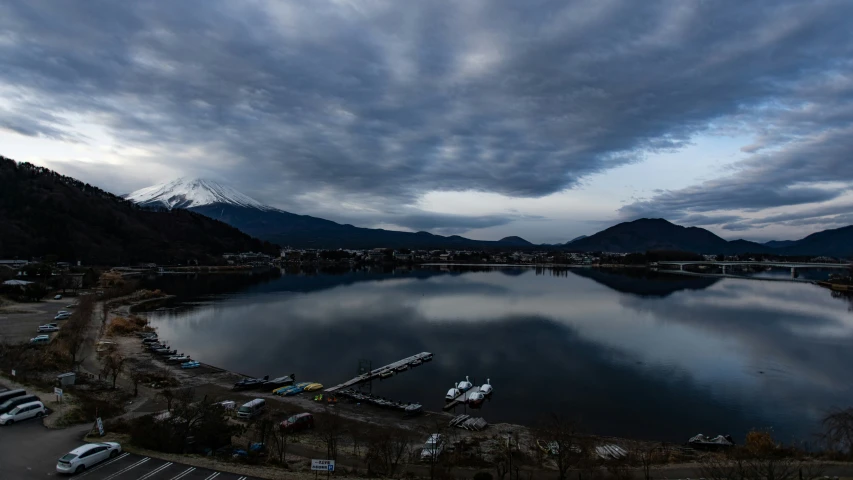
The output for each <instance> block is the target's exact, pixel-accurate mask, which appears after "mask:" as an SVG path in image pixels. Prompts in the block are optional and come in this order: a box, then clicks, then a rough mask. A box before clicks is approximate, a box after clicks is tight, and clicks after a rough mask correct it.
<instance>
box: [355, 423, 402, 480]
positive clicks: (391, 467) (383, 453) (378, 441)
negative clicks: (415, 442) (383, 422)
mask: <svg viewBox="0 0 853 480" xmlns="http://www.w3.org/2000/svg"><path fill="white" fill-rule="evenodd" d="M411 442H412V434H411V432H409V431H407V430H404V429H399V428H395V429H388V428H374V429H372V430H370V431H369V432H368V434H367V455H366V460H367V464H368V470H369V472H376V473H379V474H381V475H383V476H385V477H389V478H396V477H395V474H396V472H397V470H398V468H399V466H400V463H401V462H402V461H403V459H404V458H406V457H408V456H409V454H410V453H411Z"/></svg>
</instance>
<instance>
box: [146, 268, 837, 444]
mask: <svg viewBox="0 0 853 480" xmlns="http://www.w3.org/2000/svg"><path fill="white" fill-rule="evenodd" d="M153 282H154V283H153V284H156V285H157V286H159V287H161V288H163V289H164V290H165V291H166V292H168V293H175V294H178V295H179V298H181V300H182V302H181V303H180V304H179V306H178V307H177V308H173V309H167V310H161V311H157V312H152V313H151V314H150V318H151V321H152V324H153V325H154V326H155V327H156V328H157V329H158V331H159V332H160V335H161V338H164V339H166V340H167V341H168V342H169V343H170V344H171V345H172V346H173V348H177V349H178V350H179V351H181V352H185V353H188V354H190V355H192V357H193V358H194V359H197V360H200V361H202V362H206V363H210V364H212V365H216V366H219V367H222V368H226V369H229V370H233V371H236V372H240V373H244V374H249V375H253V376H254V375H256V376H263V375H270V376H279V375H285V374H290V373H296V376H297V380H298V381H317V382H321V383H323V384H325V385H327V386H331V385H334V384H337V383H340V382H341V381H343V380H346V379H348V378H350V377H352V376H354V375H355V374H356V371H357V368H358V365H359V360H360V359H369V360H370V361H371V362H372V365H373V368H376V367H378V366H382V365H385V364H387V363H390V362H392V361H395V360H398V359H401V358H404V357H407V356H409V355H412V354H415V353H418V352H422V351H429V352H433V353H434V354H435V360H434V361H433V362H432V363H429V364H425V365H424V366H422V367H419V368H417V369H414V370H412V371H409V372H406V373H404V374H401V375H398V376H395V377H393V378H391V379H389V380H385V381H382V382H379V381H375V382H374V384H373V392H374V393H375V394H379V395H383V396H386V397H388V398H391V399H394V400H401V401H416V402H419V403H422V404H424V406H425V407H426V408H427V409H433V410H437V409H439V408H440V407H441V406H442V405H443V404H444V400H443V398H444V394H445V392H446V391H447V389H448V388H450V387H452V386H453V384H454V383H455V382H458V381H460V380H463V379H464V378H465V376H470V377H471V379H472V381H474V382H475V384H478V383H482V382H484V381H485V380H486V379H487V378H489V379H491V384H492V385H493V386H494V388H495V394H494V398H493V399H492V400H491V401H490V402H488V403H486V404H485V405H484V407H483V408H482V410H480V411H479V412H478V413H479V414H480V415H482V416H483V417H484V418H485V419H486V420H487V421H489V422H491V423H498V422H513V423H524V424H529V425H534V424H536V423H537V422H538V421H539V420H540V419H542V418H543V416H544V415H547V414H548V413H550V412H558V413H560V414H562V415H567V416H570V417H572V418H575V419H577V420H578V421H579V422H580V423H581V424H582V426H583V428H584V430H586V431H588V432H590V433H595V434H602V435H614V436H624V437H637V438H647V439H659V440H666V441H674V442H684V441H686V440H687V438H689V437H690V436H692V435H695V434H697V433H705V434H709V435H717V434H726V433H728V434H731V435H733V436H734V437H735V439H736V440H737V439H741V440H742V439H743V437H744V435H745V434H746V432H748V431H749V430H750V429H752V428H761V429H772V431H773V434H774V436H775V437H776V438H777V439H778V440H780V441H785V442H792V441H806V440H808V441H812V440H814V438H813V434H814V433H816V432H817V431H819V429H820V418H821V416H822V415H823V414H824V413H825V412H826V411H827V410H828V409H830V408H832V407H836V406H838V407H846V406H850V405H851V403H853V369H851V368H850V365H852V364H853V313H851V310H850V303H848V302H847V301H845V300H843V299H838V298H833V297H832V295H831V294H830V292H829V291H827V290H825V289H822V288H820V287H818V286H815V285H811V284H807V283H792V282H779V281H761V280H746V279H743V280H742V279H718V278H703V277H685V276H678V275H666V274H657V273H653V272H648V271H645V270H637V269H633V270H625V271H602V270H596V269H586V268H580V269H568V270H567V269H562V270H552V269H541V268H540V269H534V268H496V269H485V268H480V269H469V268H452V267H451V268H448V267H444V268H422V269H416V270H414V271H408V272H394V271H391V272H369V271H344V272H337V273H335V274H328V273H317V274H289V273H285V274H282V275H278V274H275V275H266V276H264V275H261V276H248V275H246V276H243V275H236V276H235V275H231V276H229V275H199V276H195V277H184V276H165V277H160V278H158V279H156V280H154V281H153Z"/></svg>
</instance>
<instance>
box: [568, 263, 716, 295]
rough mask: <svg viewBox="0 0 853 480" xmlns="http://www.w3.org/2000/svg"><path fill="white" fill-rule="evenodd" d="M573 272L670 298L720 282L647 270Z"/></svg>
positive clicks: (613, 285) (610, 285) (632, 291)
mask: <svg viewBox="0 0 853 480" xmlns="http://www.w3.org/2000/svg"><path fill="white" fill-rule="evenodd" d="M571 272H572V273H574V274H575V275H577V276H580V277H584V278H588V279H590V280H593V281H595V282H597V283H599V284H601V285H604V286H606V287H608V288H611V289H613V290H616V291H617V292H621V293H630V294H632V295H639V296H641V297H667V296H669V295H672V294H673V293H675V292H680V291H683V290H704V289H706V288H708V287H710V286H712V285H714V284H716V283H717V282H718V281H720V279H719V278H709V277H680V276H677V275H671V274H670V275H668V274H666V273H659V272H655V271H652V270H647V269H645V268H624V269H608V270H604V269H600V268H574V269H571Z"/></svg>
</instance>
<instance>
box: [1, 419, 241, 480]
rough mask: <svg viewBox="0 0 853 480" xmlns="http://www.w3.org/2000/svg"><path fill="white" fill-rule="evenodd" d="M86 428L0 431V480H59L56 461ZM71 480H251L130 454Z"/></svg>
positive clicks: (31, 423) (37, 424)
mask: <svg viewBox="0 0 853 480" xmlns="http://www.w3.org/2000/svg"><path fill="white" fill-rule="evenodd" d="M89 429H90V426H88V425H87V426H83V427H81V426H77V427H70V428H66V429H63V430H52V429H48V428H46V427H45V426H44V425H42V422H41V421H40V420H39V419H32V420H27V421H24V422H20V423H16V424H14V425H10V426H6V427H0V478H4V479H6V478H8V479H10V480H11V479H15V480H36V479H40V480H43V479H44V478H45V477H53V476H59V474H58V473H56V460H57V459H58V458H59V457H61V456H62V455H64V454H66V453H68V452H69V451H71V450H73V449H75V448H77V447H79V446H80V445H82V444H83V443H84V442H83V436H84V435H85V434H86V433H87V432H88V431H89ZM72 478H74V479H77V478H84V479H86V480H250V479H251V480H255V479H254V477H247V476H244V475H238V474H234V473H226V472H219V471H215V470H209V469H206V468H196V467H193V466H190V465H184V464H180V463H172V462H168V461H166V460H158V459H156V458H149V457H144V456H139V455H135V454H130V453H126V452H125V453H122V454H121V455H119V456H118V457H116V458H115V459H113V460H107V461H106V462H103V463H101V464H100V465H96V466H94V467H92V468H90V469H89V470H87V471H85V472H83V473H81V474H79V475H74V476H73V477H72Z"/></svg>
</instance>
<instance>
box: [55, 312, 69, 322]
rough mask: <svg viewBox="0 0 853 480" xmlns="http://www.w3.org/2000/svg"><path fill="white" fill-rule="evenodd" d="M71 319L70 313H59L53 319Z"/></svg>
mask: <svg viewBox="0 0 853 480" xmlns="http://www.w3.org/2000/svg"><path fill="white" fill-rule="evenodd" d="M69 318H71V314H70V313H59V314H57V315H56V316H55V317H53V319H54V320H66V319H69Z"/></svg>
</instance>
